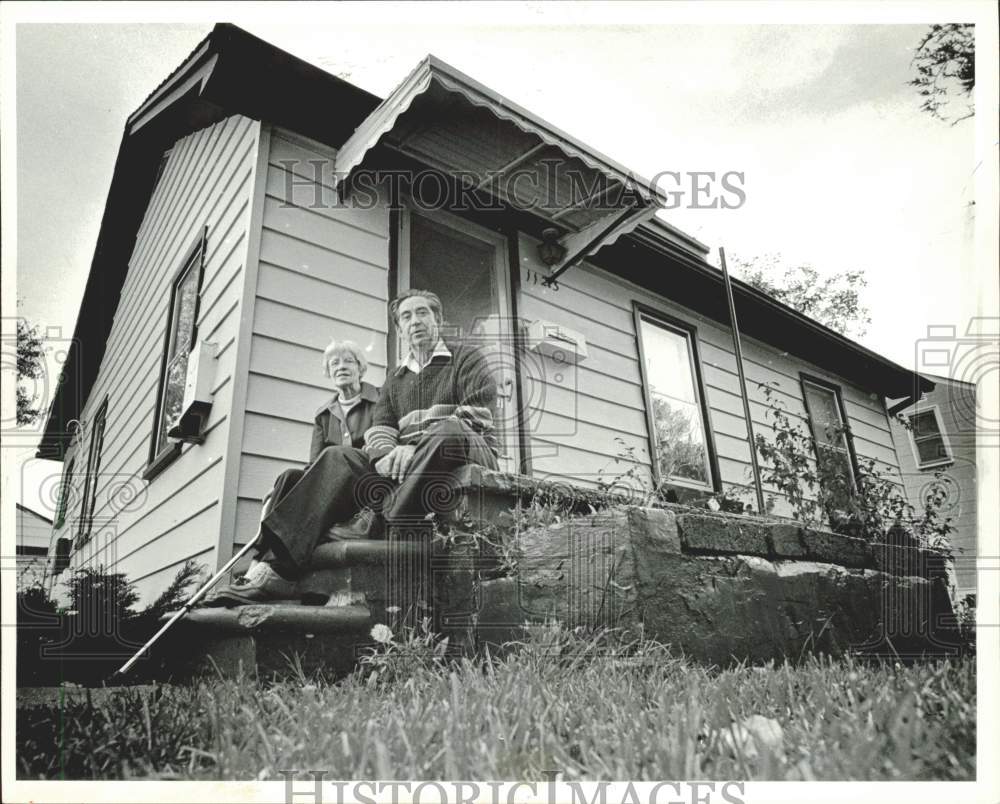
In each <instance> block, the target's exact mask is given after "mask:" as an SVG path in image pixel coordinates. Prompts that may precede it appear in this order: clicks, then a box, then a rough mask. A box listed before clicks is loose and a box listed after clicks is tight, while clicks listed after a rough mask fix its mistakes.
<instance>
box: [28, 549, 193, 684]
mask: <svg viewBox="0 0 1000 804" xmlns="http://www.w3.org/2000/svg"><path fill="white" fill-rule="evenodd" d="M200 572H201V570H200V568H199V567H198V565H196V564H194V563H193V562H191V561H188V562H186V563H185V564H184V565H183V566H182V567H181V568H180V570H178V572H177V574H176V575H175V576H174V579H173V580H172V581H171V582H170V584H169V585H168V586H167V588H166V590H164V592H163V593H162V594H161V595H160V596H159V597H158V598H157V599H156V600H155V601H153V603H151V604H150V605H148V606H146V607H145V608H144V609H142V610H140V611H135V610H134V608H133V607H134V606H135V604H136V602H137V601H138V599H139V596H138V594H137V593H136V591H135V586H134V585H133V584H132V583H131V582H130V581H129V580H128V578H127V577H126V576H125V575H124V574H123V573H109V572H105V571H104V569H103V567H98V568H91V567H86V568H83V569H78V570H76V571H75V572H74V573H73V574H72V576H71V577H70V579H69V580H68V581H67V582H66V586H67V587H68V590H69V596H70V607H69V608H68V609H66V610H60V609H59V608H58V607H57V606H56V604H55V603H54V602H53V601H52V600H51V598H50V597H49V595H48V593H47V591H46V590H45V589H44V588H43V587H41V586H40V585H36V586H32V587H28V588H27V589H25V590H24V591H23V592H19V593H18V607H17V617H18V620H17V623H18V662H17V683H18V685H19V686H29V685H32V686H50V685H53V684H59V683H61V682H65V681H72V682H77V683H83V684H100V683H101V682H102V681H104V680H105V679H106V678H107V677H108V676H109V675H110V674H111V673H112V672H113V671H114V670H116V669H117V668H118V667H119V666H120V665H121V664H122V663H123V662H124V661H125V660H126V659H128V658H129V657H131V656H132V655H133V654H134V653H135V652H136V651H137V650H139V648H141V647H142V645H143V644H145V642H146V641H147V640H148V639H149V638H150V637H152V635H153V634H154V633H155V632H156V630H157V629H158V628H159V627H160V622H159V620H160V618H161V617H162V616H163V614H164V613H166V612H167V611H169V610H171V609H175V608H178V607H179V606H180V605H181V604H182V603H183V602H184V600H186V598H187V591H188V589H189V588H190V586H191V585H192V584H193V583H194V582H195V581H197V580H198V579H199V576H200ZM168 636H169V635H168ZM182 647H184V646H183V645H180V644H179V643H176V642H175V641H172V640H167V641H166V642H165V644H164V645H161V646H160V650H159V656H158V657H157V658H156V659H155V660H148V659H147V660H145V661H142V662H140V663H139V664H138V665H136V670H135V671H134V672H133V673H132V675H130V676H129V677H128V680H129V681H131V682H139V681H143V680H146V679H148V678H150V677H151V676H156V675H160V674H162V673H163V671H164V668H165V663H166V660H167V659H168V658H173V657H175V656H176V655H177V653H178V649H180V648H182Z"/></svg>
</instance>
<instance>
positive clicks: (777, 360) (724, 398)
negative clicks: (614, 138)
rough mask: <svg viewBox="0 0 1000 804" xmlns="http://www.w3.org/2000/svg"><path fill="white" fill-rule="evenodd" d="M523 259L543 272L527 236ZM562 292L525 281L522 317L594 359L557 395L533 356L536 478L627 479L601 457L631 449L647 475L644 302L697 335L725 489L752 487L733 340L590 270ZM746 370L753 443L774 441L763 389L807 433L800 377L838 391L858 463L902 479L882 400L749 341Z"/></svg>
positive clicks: (568, 277) (621, 467) (700, 319)
mask: <svg viewBox="0 0 1000 804" xmlns="http://www.w3.org/2000/svg"><path fill="white" fill-rule="evenodd" d="M520 255H521V267H522V270H524V271H534V272H538V273H544V268H543V266H542V265H541V264H540V263H539V261H538V257H537V252H536V249H535V242H534V241H532V240H530V239H529V238H527V237H525V236H522V238H521V248H520ZM559 285H560V287H559V289H558V290H553V289H548V288H545V287H544V286H541V285H537V284H530V283H528V282H525V284H524V286H523V288H522V293H521V299H520V311H521V315H522V316H523V317H524V318H526V319H528V320H534V319H543V320H545V321H550V322H553V323H556V324H560V325H563V326H567V327H570V328H572V329H575V330H578V331H581V332H583V333H584V335H585V336H586V337H587V348H588V351H589V356H588V357H587V359H586V360H584V361H583V362H582V363H580V364H578V365H577V366H575V367H570V368H569V377H568V378H567V377H566V376H565V374H566V372H564V371H563V369H562V367H560V373H561V374H564V376H563V378H562V382H561V383H560V384H559V385H560V386H561V387H560V388H559V389H558V390H550V389H552V388H553V386H554V385H555V380H554V376H553V377H549V376H546V371H547V370H548V372H549V373H550V374H553V375H554V373H555V371H554V369H553V368H552V366H551V363H550V364H548V367H547V368H546V367H545V366H541V365H536V364H542V363H544V361H542V359H541V358H538V357H537V356H534V357H533V358H532V359H531V361H530V365H531V366H532V367H533V368H532V370H531V371H530V372H529V374H530V375H532V376H531V379H530V382H529V387H530V388H532V393H533V396H534V397H537V398H541V399H543V400H544V401H543V402H537V403H535V404H533V405H530V406H529V408H530V411H531V413H532V418H531V427H530V428H529V429H530V433H529V437H530V439H531V444H532V466H533V469H535V470H537V471H541V472H543V473H545V474H547V475H563V476H564V477H566V478H567V479H573V480H576V481H580V482H585V483H588V484H589V483H592V482H593V481H594V479H595V476H596V474H597V473H598V472H599V471H602V470H603V475H602V476H604V477H606V476H607V474H608V472H609V471H612V472H613V473H614V474H621V473H623V472H625V471H627V469H628V468H629V466H630V465H631V464H628V463H625V462H621V463H619V464H614V462H613V461H612V467H613V469H612V470H609V469H608V468H606V466H607V460H606V459H604V460H602V455H605V456H606V455H610V456H612V457H613V456H615V455H619V456H624V455H625V454H626V450H627V449H628V448H632V454H633V455H634V456H635V457H637V458H639V459H640V460H641V462H642V466H643V468H644V469H646V470H647V472H648V470H649V468H650V458H649V454H648V437H647V427H646V421H645V417H644V414H643V410H644V407H645V401H644V395H643V390H642V384H641V375H640V371H639V355H638V348H637V337H636V332H635V324H634V317H633V302H639V303H641V304H643V305H645V306H646V307H648V308H651V309H653V310H657V311H659V312H661V313H663V314H665V315H666V316H669V317H671V318H673V319H677V320H679V321H682V322H684V323H686V324H688V325H691V326H694V327H696V328H697V340H698V350H699V356H700V358H701V368H702V379H703V385H704V392H705V397H706V402H707V405H708V407H709V419H710V421H709V426H710V427H711V429H712V433H713V440H714V444H715V448H716V453H717V456H718V460H719V469H720V474H721V480H722V482H723V484H724V486H746V485H747V484H749V483H750V482H751V474H750V447H749V444H748V443H747V441H746V436H747V433H746V423H745V421H744V412H743V403H742V398H741V395H740V389H739V379H738V373H737V366H736V358H735V355H734V352H733V346H732V337H731V335H730V333H729V331H728V330H727V329H726V328H724V327H722V326H720V325H719V324H717V323H716V322H714V321H711V320H709V319H707V318H705V317H704V316H701V315H699V314H697V313H694V312H693V311H691V310H688V309H686V308H684V307H681V306H679V305H676V304H674V303H672V302H670V301H669V300H667V299H664V298H661V297H658V296H656V295H654V294H652V293H650V292H648V291H646V290H644V289H642V288H639V287H638V286H635V285H633V284H631V283H629V282H626V281H624V280H619V279H618V278H616V277H612V276H611V275H610V274H608V273H607V272H605V271H602V270H600V269H597V268H595V267H593V266H590V265H587V264H584V265H581V266H578V267H576V268H573V269H572V270H570V271H568V272H567V273H566V274H564V275H563V276H562V277H560V279H559ZM744 370H745V372H746V376H747V389H748V393H749V395H750V398H751V417H752V420H753V426H754V431H755V433H756V434H762V435H764V436H765V437H768V436H769V434H771V433H772V430H771V425H770V422H769V420H768V417H767V415H766V414H767V411H768V407H767V404H766V403H767V400H766V396H765V394H764V390H763V388H762V386H763V385H765V384H766V385H769V386H770V387H771V388H772V389H773V391H774V396H775V399H777V400H780V402H781V403H783V404H784V405H785V407H786V409H787V411H788V414H789V415H790V417H791V418H792V420H793V421H795V422H798V423H799V424H800V425H801V426H802V427H803V428H804V429H805V428H807V426H808V421H807V418H806V409H805V403H804V401H803V398H802V389H801V384H800V373H805V374H808V375H812V376H815V377H818V378H820V379H824V380H827V381H829V382H832V383H834V384H836V385H837V386H839V387H840V388H841V393H842V396H843V399H844V407H845V410H846V412H847V415H848V419H849V421H850V425H851V427H852V431H853V433H854V445H855V450H856V451H857V453H858V456H859V458H873V459H875V460H877V461H879V462H880V466H882V467H883V469H885V470H886V471H888V472H889V473H890V475H891V476H892V477H893V478H894V479H898V478H899V475H898V472H899V468H898V459H897V456H896V450H895V447H894V446H893V443H892V440H891V438H890V434H889V431H888V428H887V425H886V418H885V412H884V409H883V407H882V405H881V400H879V399H878V398H877V397H874V396H872V395H871V394H869V393H868V392H866V391H865V390H864V389H862V388H858V387H856V386H853V385H852V384H850V383H848V382H846V381H845V380H844V379H843V378H841V377H837V376H836V375H832V374H830V373H829V372H827V371H825V370H823V369H822V368H820V367H818V366H815V365H812V364H809V363H806V362H805V361H801V360H799V359H797V358H794V357H791V356H790V355H788V354H787V353H785V352H782V351H780V350H777V349H775V348H773V347H771V346H768V345H767V344H764V343H761V342H759V341H756V340H754V339H752V338H745V339H744ZM540 388H544V391H540V390H539V389H540ZM574 392H575V395H577V396H578V398H579V400H590V399H598V398H599V399H601V400H603V404H602V405H601V406H600V415H599V416H595V415H594V413H595V412H596V408H595V406H594V405H592V404H590V403H586V404H585V403H583V402H582V401H574V400H573V396H574ZM542 407H544V408H545V411H546V412H545V414H544V415H538V414H537V409H538V408H542ZM574 407H575V408H576V410H577V411H581V410H584V409H586V410H587V411H588V412H589V414H590V415H584V416H578V417H577V419H578V421H579V422H580V426H577V427H572V426H571V424H572V420H573V413H572V409H573V408H574ZM637 414H638V415H637ZM554 452H555V454H553V453H554ZM765 490H766V491H768V492H770V493H772V494H774V496H775V497H776V503H777V508H776V510H777V512H778V513H788V509H787V504H786V503H785V502H784V501H783V499H781V495H778V494H776V493H775V490H774V489H773V488H767V487H766V486H765Z"/></svg>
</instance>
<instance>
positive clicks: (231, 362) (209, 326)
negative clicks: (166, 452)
mask: <svg viewBox="0 0 1000 804" xmlns="http://www.w3.org/2000/svg"><path fill="white" fill-rule="evenodd" d="M259 135H260V125H259V123H257V122H255V121H252V120H250V119H248V118H243V117H238V116H237V117H230V118H227V119H225V120H223V121H221V122H219V123H217V124H215V125H213V126H210V127H208V128H206V129H202V130H201V131H197V132H195V133H193V134H191V135H189V136H188V137H185V138H184V139H183V140H180V141H179V142H177V143H176V144H175V145H174V147H173V149H172V151H171V154H170V157H169V159H168V161H167V164H166V167H165V169H164V171H163V173H162V175H161V176H160V179H159V182H158V184H157V186H156V188H155V190H154V191H153V194H152V197H151V198H150V202H149V204H148V206H147V209H146V212H145V215H144V218H143V221H142V223H141V225H140V227H139V230H138V234H137V237H136V242H135V247H134V249H133V251H132V255H131V258H130V259H129V265H128V272H127V275H126V278H125V281H124V283H123V286H122V292H121V295H120V300H119V302H118V306H117V309H116V311H115V315H114V322H113V324H112V328H111V332H110V334H109V337H108V341H107V345H106V348H105V352H104V356H103V358H102V360H101V365H100V369H99V371H98V374H97V378H96V380H95V382H94V385H93V388H92V389H91V392H90V394H89V396H88V398H87V400H86V403H85V404H84V406H83V410H82V412H81V419H82V420H83V421H84V422H88V423H89V422H90V421H91V420H92V418H93V416H94V415H95V413H96V412H97V409H98V407H99V406H100V404H101V402H102V401H103V400H104V398H105V397H107V398H108V414H107V424H106V430H105V435H104V444H103V449H102V454H101V467H100V476H99V478H98V481H97V485H96V490H97V494H96V499H95V505H94V527H93V531H92V533H93V537H92V539H91V541H90V543H88V544H87V545H84V546H82V547H80V548H79V549H78V550H76V552H75V553H74V556H73V559H72V564H71V566H72V567H73V568H78V567H82V566H94V567H96V566H97V565H100V564H103V565H105V566H106V567H108V568H113V569H114V570H115V571H118V572H124V573H125V574H126V575H127V576H128V578H129V579H130V580H132V581H134V582H136V583H137V588H138V589H139V592H140V603H142V602H148V600H149V599H150V598H152V597H155V596H156V595H158V594H159V593H160V592H162V591H163V588H164V587H165V586H166V584H167V583H169V581H170V579H171V578H172V577H173V575H174V573H176V571H177V569H178V568H179V566H180V564H181V563H183V560H184V558H186V557H188V556H192V557H196V558H197V559H198V560H200V561H201V562H202V563H205V564H206V565H213V564H214V561H215V556H214V552H215V546H216V545H215V538H216V537H215V534H216V533H217V532H218V529H219V509H220V501H221V495H222V488H223V476H224V472H225V463H226V462H225V454H226V441H227V428H228V420H229V412H230V407H231V395H232V383H231V381H230V380H231V376H232V372H233V371H234V366H235V350H234V349H232V348H231V344H232V343H233V341H234V339H235V337H236V335H237V332H238V329H239V326H240V316H239V305H240V298H241V294H242V290H243V277H244V266H245V264H246V252H247V242H248V237H247V235H248V226H249V221H250V212H251V204H250V195H251V186H252V174H253V167H254V163H255V160H256V151H257V143H258V140H259ZM206 227H207V241H206V242H207V248H206V252H205V269H204V278H203V281H202V289H201V297H200V301H199V314H198V337H199V339H201V340H211V341H213V342H215V343H217V344H218V345H219V346H220V347H222V346H224V347H226V348H225V349H224V350H223V351H222V352H220V354H219V359H218V360H217V361H216V363H215V366H214V369H215V377H214V380H213V383H212V386H213V388H214V389H215V394H214V399H213V406H212V410H211V413H210V416H209V419H208V422H207V426H206V440H205V443H204V444H201V445H197V446H195V445H185V446H184V448H183V450H182V453H181V455H180V457H179V458H178V459H177V460H176V461H174V462H173V463H172V464H170V465H169V466H168V467H167V468H166V469H164V471H163V472H161V473H160V474H159V475H157V476H156V477H155V478H153V479H152V480H151V481H144V480H142V478H141V475H142V472H143V471H144V469H145V467H146V463H147V460H148V457H149V444H150V440H151V437H152V430H153V421H154V418H155V412H156V411H155V408H156V396H157V386H158V382H159V371H160V366H161V363H162V359H163V344H164V337H165V331H166V327H167V326H168V317H169V313H170V311H169V309H168V303H169V298H170V284H171V282H172V280H173V279H174V277H175V275H176V272H177V271H178V269H180V267H181V266H182V263H183V260H184V258H185V257H186V255H187V253H188V250H189V249H190V248H191V246H192V245H193V244H194V243H195V242H196V241H197V239H198V237H199V236H200V235H201V233H202V231H203V230H205V229H206ZM89 439H90V431H89V429H88V430H87V431H86V432H85V433H84V436H83V438H82V439H80V440H79V441H78V443H77V444H75V445H74V447H73V448H72V450H71V451H70V453H68V455H67V458H69V457H72V456H74V455H75V456H76V465H75V474H76V477H75V478H74V488H75V494H74V495H73V500H72V502H73V505H72V507H71V510H69V511H68V512H67V520H68V524H67V525H66V526H64V527H63V528H62V529H61V530H60V532H59V533H58V534H56V535H57V536H67V535H70V533H71V532H73V531H75V526H76V525H77V523H78V519H79V513H80V502H81V497H82V491H83V475H84V473H85V472H86V468H87V467H86V463H87V454H88V451H89V448H90V440H89Z"/></svg>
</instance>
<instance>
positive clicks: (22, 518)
mask: <svg viewBox="0 0 1000 804" xmlns="http://www.w3.org/2000/svg"><path fill="white" fill-rule="evenodd" d="M15 508H16V510H17V520H16V529H17V539H16V542H15V546H14V554H15V559H14V568H15V571H16V573H17V588H18V590H22V589H26V588H27V587H29V586H34V585H36V584H40V583H41V582H42V580H43V579H44V578H45V568H46V557H47V555H48V552H49V538H50V536H51V534H52V520H51V519H49V518H48V517H47V516H42V514H40V513H38V512H37V511H33V510H32V509H30V508H27V507H25V506H23V505H21V504H20V503H16V504H15Z"/></svg>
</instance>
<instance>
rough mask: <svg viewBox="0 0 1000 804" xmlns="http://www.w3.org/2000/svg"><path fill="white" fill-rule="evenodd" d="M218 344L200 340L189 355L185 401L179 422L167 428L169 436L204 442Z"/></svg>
mask: <svg viewBox="0 0 1000 804" xmlns="http://www.w3.org/2000/svg"><path fill="white" fill-rule="evenodd" d="M215 348H216V344H214V343H206V342H205V341H199V342H198V343H197V344H196V345H195V347H194V348H193V349H192V350H191V354H190V355H188V364H187V376H186V379H185V381H184V401H183V402H182V403H181V415H180V418H179V419H178V420H177V423H176V424H175V425H174V426H173V427H171V428H170V429H169V430H168V431H167V436H168V437H169V438H176V439H178V440H180V441H187V442H191V443H194V444H201V443H202V442H203V441H204V440H205V439H204V437H203V436H202V434H201V432H202V430H204V428H205V421H206V420H207V419H208V413H209V411H210V410H211V409H212V380H214V379H215Z"/></svg>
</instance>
